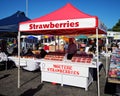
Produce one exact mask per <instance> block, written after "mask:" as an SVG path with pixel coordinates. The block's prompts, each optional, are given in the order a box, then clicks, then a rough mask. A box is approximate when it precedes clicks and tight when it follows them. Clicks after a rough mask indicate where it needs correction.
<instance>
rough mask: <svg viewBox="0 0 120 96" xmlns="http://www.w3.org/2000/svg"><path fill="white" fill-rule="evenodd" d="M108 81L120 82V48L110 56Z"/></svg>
mask: <svg viewBox="0 0 120 96" xmlns="http://www.w3.org/2000/svg"><path fill="white" fill-rule="evenodd" d="M108 82H110V83H116V84H120V50H116V51H115V52H114V53H112V54H111V56H110V63H109V68H108Z"/></svg>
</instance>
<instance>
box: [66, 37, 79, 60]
mask: <svg viewBox="0 0 120 96" xmlns="http://www.w3.org/2000/svg"><path fill="white" fill-rule="evenodd" d="M74 42H75V40H74V38H70V39H69V45H68V51H67V53H68V55H67V59H69V60H70V59H72V57H73V55H74V54H75V53H76V52H77V46H76V44H75V43H74Z"/></svg>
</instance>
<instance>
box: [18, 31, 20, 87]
mask: <svg viewBox="0 0 120 96" xmlns="http://www.w3.org/2000/svg"><path fill="white" fill-rule="evenodd" d="M18 58H19V64H18V88H20V31H19V32H18Z"/></svg>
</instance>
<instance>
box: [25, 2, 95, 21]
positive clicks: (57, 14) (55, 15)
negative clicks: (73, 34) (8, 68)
mask: <svg viewBox="0 0 120 96" xmlns="http://www.w3.org/2000/svg"><path fill="white" fill-rule="evenodd" d="M90 17H95V16H91V15H88V14H86V13H84V12H82V11H80V10H78V9H77V8H75V7H74V6H73V5H71V4H70V3H67V4H66V5H65V6H63V7H62V8H60V9H58V10H56V11H54V12H51V13H49V14H47V15H44V16H42V17H39V18H36V19H33V20H30V21H27V23H31V22H42V21H52V20H67V19H75V18H76V19H77V18H90Z"/></svg>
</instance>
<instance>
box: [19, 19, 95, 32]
mask: <svg viewBox="0 0 120 96" xmlns="http://www.w3.org/2000/svg"><path fill="white" fill-rule="evenodd" d="M95 26H96V18H83V19H69V20H59V21H58V20H57V21H46V22H33V23H21V24H20V26H19V31H33V30H34V31H38V30H52V29H73V28H75V29H76V28H95Z"/></svg>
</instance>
